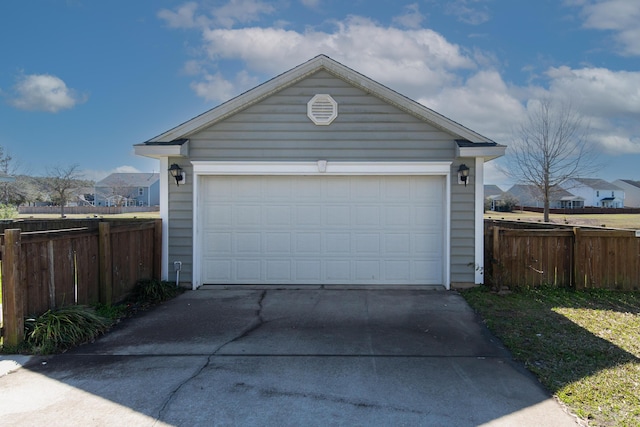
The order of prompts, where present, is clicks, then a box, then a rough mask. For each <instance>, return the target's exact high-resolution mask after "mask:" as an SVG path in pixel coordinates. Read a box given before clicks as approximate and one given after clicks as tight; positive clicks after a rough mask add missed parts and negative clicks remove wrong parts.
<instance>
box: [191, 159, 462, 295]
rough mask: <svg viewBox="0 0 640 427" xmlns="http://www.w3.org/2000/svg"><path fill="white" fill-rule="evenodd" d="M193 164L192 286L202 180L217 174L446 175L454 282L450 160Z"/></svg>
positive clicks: (447, 243)
mask: <svg viewBox="0 0 640 427" xmlns="http://www.w3.org/2000/svg"><path fill="white" fill-rule="evenodd" d="M191 164H192V165H193V272H192V274H193V277H192V287H193V289H194V290H195V289H197V288H199V287H200V286H201V285H202V278H201V273H202V272H201V267H202V266H201V262H200V256H199V254H200V253H201V251H202V246H203V244H202V241H201V238H202V236H201V233H200V229H201V227H202V225H201V224H200V221H201V219H200V213H199V209H198V207H199V203H198V202H199V199H200V198H201V195H200V181H201V179H202V178H203V177H206V176H215V175H318V176H322V175H427V176H443V177H444V181H445V189H444V199H445V200H444V201H443V202H444V227H445V232H444V237H443V239H444V242H443V243H444V245H443V246H444V247H443V254H442V256H443V270H442V280H443V282H444V283H443V285H444V287H445V288H446V289H450V286H451V183H450V181H451V164H452V162H326V161H324V160H320V161H317V162H218V161H192V162H191Z"/></svg>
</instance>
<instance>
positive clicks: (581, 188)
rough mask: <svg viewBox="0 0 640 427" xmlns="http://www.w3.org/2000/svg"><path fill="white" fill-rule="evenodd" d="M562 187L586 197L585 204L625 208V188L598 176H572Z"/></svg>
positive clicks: (598, 206)
mask: <svg viewBox="0 0 640 427" xmlns="http://www.w3.org/2000/svg"><path fill="white" fill-rule="evenodd" d="M562 187H563V188H564V189H565V190H567V191H570V192H571V193H572V194H575V195H576V196H580V197H582V198H584V205H585V206H589V207H597V208H623V207H624V197H625V194H624V190H623V189H621V188H620V187H618V186H616V185H614V184H612V183H610V182H607V181H605V180H603V179H598V178H572V179H569V180H567V181H566V182H565V183H564V184H563V185H562Z"/></svg>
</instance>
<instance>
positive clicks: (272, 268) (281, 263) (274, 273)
mask: <svg viewBox="0 0 640 427" xmlns="http://www.w3.org/2000/svg"><path fill="white" fill-rule="evenodd" d="M265 264H266V273H267V277H266V278H265V279H266V280H267V281H268V282H274V281H275V282H280V281H282V282H288V281H290V280H291V264H292V263H291V261H290V260H283V259H279V260H266V261H265Z"/></svg>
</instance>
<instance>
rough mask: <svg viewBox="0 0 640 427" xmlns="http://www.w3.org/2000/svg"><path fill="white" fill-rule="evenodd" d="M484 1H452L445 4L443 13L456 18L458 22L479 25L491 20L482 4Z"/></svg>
mask: <svg viewBox="0 0 640 427" xmlns="http://www.w3.org/2000/svg"><path fill="white" fill-rule="evenodd" d="M485 1H486V0H454V1H452V2H450V3H447V4H446V6H445V13H447V14H448V15H453V16H455V17H457V18H458V21H461V22H464V23H467V24H471V25H480V24H484V23H485V22H487V21H489V20H490V19H491V15H490V14H489V10H488V8H487V6H486V5H484V4H483V3H484V2H485Z"/></svg>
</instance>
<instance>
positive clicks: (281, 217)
mask: <svg viewBox="0 0 640 427" xmlns="http://www.w3.org/2000/svg"><path fill="white" fill-rule="evenodd" d="M291 210H292V209H291V206H284V205H280V206H267V207H266V208H265V213H266V224H265V225H266V226H267V227H270V226H273V225H281V226H291V225H292V217H291Z"/></svg>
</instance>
